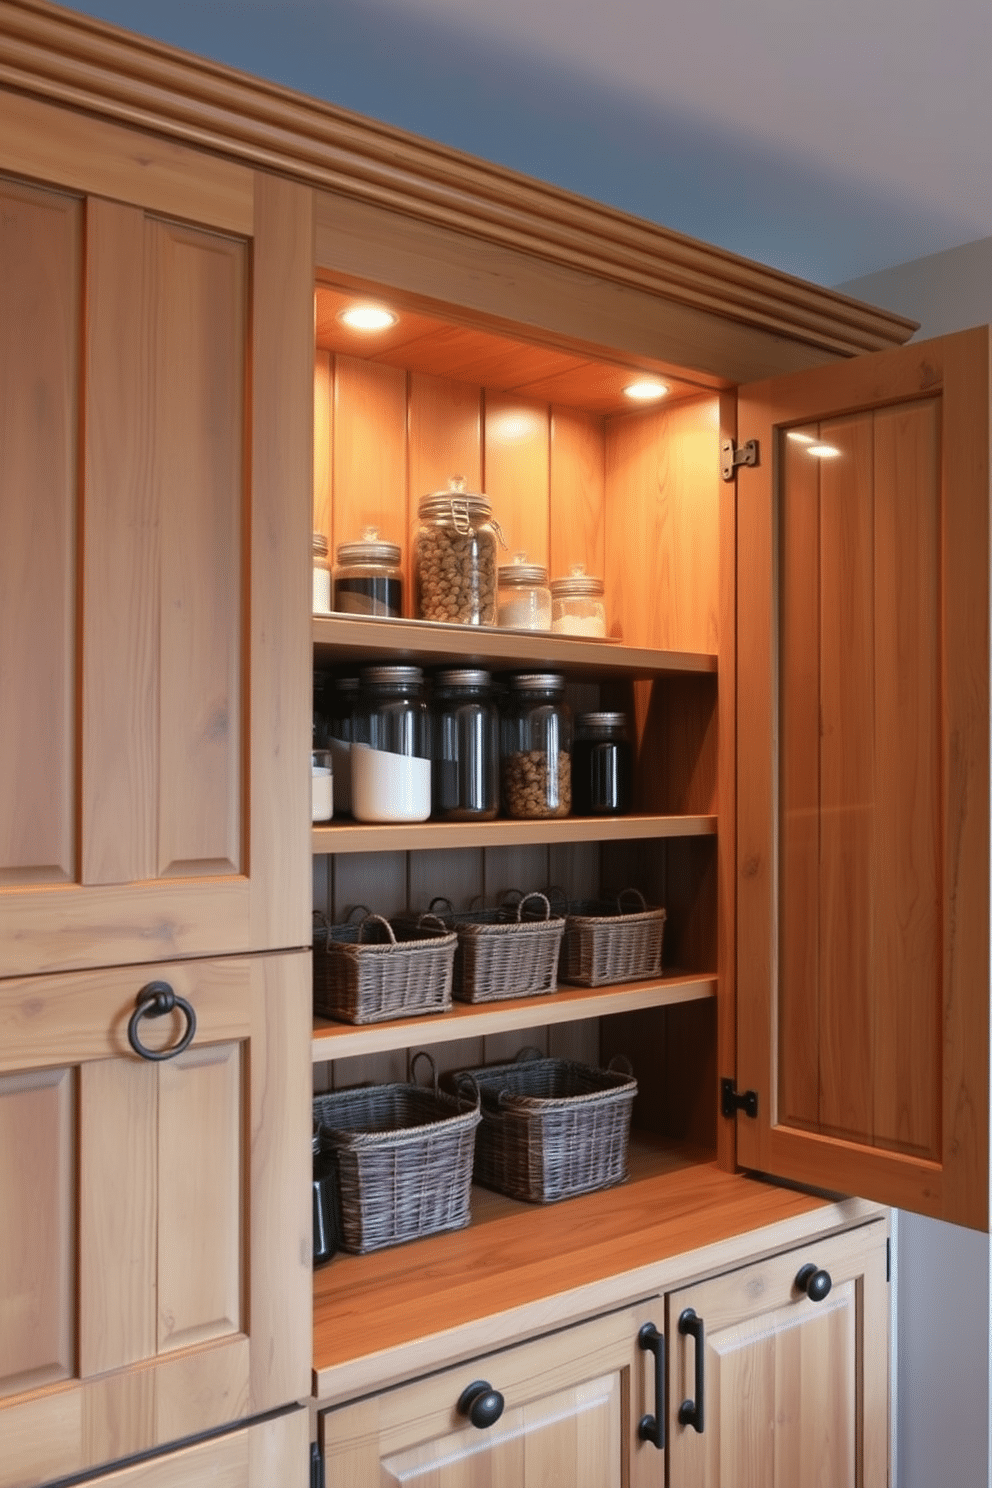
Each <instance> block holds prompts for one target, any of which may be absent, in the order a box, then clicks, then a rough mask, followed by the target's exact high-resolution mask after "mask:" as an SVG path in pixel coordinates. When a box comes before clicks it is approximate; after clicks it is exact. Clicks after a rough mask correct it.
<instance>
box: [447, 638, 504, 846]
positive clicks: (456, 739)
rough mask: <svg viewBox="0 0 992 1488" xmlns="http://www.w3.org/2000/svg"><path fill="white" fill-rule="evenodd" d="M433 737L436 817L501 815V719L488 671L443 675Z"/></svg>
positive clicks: (455, 818) (486, 818)
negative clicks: (499, 813) (499, 812)
mask: <svg viewBox="0 0 992 1488" xmlns="http://www.w3.org/2000/svg"><path fill="white" fill-rule="evenodd" d="M433 733H434V742H433V749H432V753H433V756H434V760H433V782H432V784H433V796H432V809H433V814H434V815H435V816H437V817H440V818H442V819H443V820H446V821H491V820H492V818H493V817H494V816H495V815H496V814H497V812H498V811H499V714H498V712H497V709H496V703H495V701H494V699H493V692H492V678H491V677H490V675H489V673H488V672H483V671H476V670H474V669H471V668H464V669H460V670H458V671H448V672H438V674H437V676H436V677H435V678H434V728H433Z"/></svg>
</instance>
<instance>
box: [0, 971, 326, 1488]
mask: <svg viewBox="0 0 992 1488" xmlns="http://www.w3.org/2000/svg"><path fill="white" fill-rule="evenodd" d="M151 970H152V971H153V972H154V974H155V976H156V977H157V978H160V979H162V980H165V981H168V982H169V983H170V984H171V985H172V986H173V988H174V989H175V991H176V992H177V993H178V994H179V995H180V996H182V997H184V998H186V999H187V1000H188V1001H189V1002H190V1004H191V1005H192V1006H193V1008H194V1010H195V1012H196V1015H197V1030H196V1035H195V1038H194V1040H193V1043H192V1044H191V1045H190V1047H189V1048H188V1049H187V1050H186V1051H185V1052H184V1053H182V1054H180V1055H178V1056H176V1057H175V1058H174V1059H169V1060H164V1061H152V1060H143V1059H139V1058H138V1057H137V1056H136V1055H135V1054H133V1053H132V1051H131V1049H130V1047H129V1045H128V1042H127V1022H128V1018H129V1016H130V1014H131V1011H132V1009H133V1007H134V998H135V994H136V991H137V987H138V984H139V983H140V982H141V981H142V980H143V979H144V977H143V974H138V973H136V972H135V971H133V970H126V969H124V970H120V969H119V970H114V971H107V972H84V973H75V974H72V975H68V976H65V977H61V978H59V977H56V976H48V977H37V978H24V979H21V980H11V981H8V982H6V983H0V1027H2V1028H3V1035H4V1036H3V1039H2V1040H0V1051H2V1052H0V1137H2V1139H3V1140H2V1145H0V1154H2V1155H0V1165H2V1177H3V1180H4V1189H3V1191H4V1194H5V1199H6V1198H9V1202H5V1204H4V1207H3V1209H2V1210H0V1260H2V1262H3V1263H4V1264H3V1268H2V1270H0V1322H2V1326H0V1340H2V1342H0V1440H3V1441H5V1442H6V1441H7V1440H8V1437H10V1438H11V1439H13V1440H18V1441H28V1440H30V1441H33V1443H34V1446H35V1448H36V1452H37V1457H36V1459H34V1460H33V1464H32V1466H31V1467H30V1469H29V1468H28V1467H25V1466H24V1465H23V1464H24V1462H25V1461H28V1460H29V1459H28V1457H26V1456H24V1453H27V1452H28V1448H27V1446H25V1447H24V1453H22V1456H21V1458H20V1459H18V1460H19V1463H20V1465H19V1466H18V1467H16V1468H14V1467H11V1468H8V1465H7V1462H6V1461H5V1459H4V1457H3V1455H2V1454H0V1485H4V1488H6V1485H8V1484H14V1483H17V1484H22V1483H35V1482H41V1481H43V1480H44V1479H45V1478H46V1477H50V1476H52V1475H53V1470H52V1467H51V1463H50V1461H49V1459H48V1457H47V1456H46V1453H47V1452H48V1443H49V1439H52V1440H58V1441H59V1442H60V1444H61V1445H60V1451H61V1452H62V1454H63V1455H62V1460H60V1461H59V1462H58V1464H57V1467H58V1471H59V1473H63V1474H64V1473H67V1472H72V1471H81V1470H83V1469H84V1468H88V1467H93V1466H96V1465H99V1464H101V1463H102V1462H105V1461H110V1460H113V1459H114V1458H117V1457H120V1456H122V1455H127V1454H133V1453H136V1452H141V1451H147V1450H148V1449H149V1448H152V1447H156V1446H160V1445H162V1444H164V1443H166V1442H169V1441H173V1440H177V1439H181V1438H182V1437H184V1436H189V1435H191V1434H194V1433H197V1432H201V1431H207V1430H211V1429H214V1428H216V1427H218V1426H222V1425H224V1424H226V1423H228V1422H230V1421H234V1420H239V1419H243V1418H245V1417H247V1416H249V1415H254V1414H257V1413H259V1412H262V1411H265V1410H269V1409H272V1408H274V1407H276V1406H278V1405H281V1404H283V1403H284V1402H285V1401H286V1400H292V1399H299V1398H301V1397H302V1396H304V1395H305V1394H306V1393H307V1392H308V1389H309V1366H310V1328H311V1322H310V1313H311V1288H310V1265H309V1235H310V1232H309V1215H308V1214H307V1212H306V1207H307V1206H306V1187H307V1183H306V1179H307V1165H308V1157H307V1134H308V1131H309V1117H310V1112H309V1096H308V1077H309V1060H308V1057H307V1056H308V1048H307V1030H308V1027H309V1022H310V976H309V957H308V956H307V955H305V954H301V953H297V954H294V955H281V956H270V957H257V958H242V959H238V958H233V957H232V958H224V959H220V960H217V961H213V962H203V963H199V962H176V963H173V964H163V965H157V966H155V967H153V968H151ZM151 1021H152V1020H150V1019H148V1018H146V1019H144V1020H143V1022H142V1025H141V1027H142V1032H143V1034H144V1036H145V1041H146V1043H148V1044H151V1043H152V1039H153V1034H152V1032H151V1030H150V1029H149V1027H148V1025H149V1023H150V1022H151ZM157 1021H161V1022H162V1023H163V1024H165V1025H166V1028H165V1029H163V1030H161V1031H160V1032H159V1031H156V1035H155V1042H156V1043H161V1042H162V1041H163V1038H165V1039H168V1038H174V1037H175V1033H176V1025H175V1020H173V1019H172V1018H170V1017H163V1018H162V1019H161V1020H157ZM145 1030H148V1031H147V1033H145ZM56 1047H57V1048H59V1050H60V1056H59V1057H60V1063H59V1064H58V1065H57V1066H55V1067H53V1066H52V1065H50V1064H49V1063H48V1060H49V1059H50V1057H51V1053H52V1051H53V1049H55V1048H56ZM11 1474H12V1475H11Z"/></svg>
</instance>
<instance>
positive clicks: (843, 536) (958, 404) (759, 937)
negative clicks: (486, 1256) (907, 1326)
mask: <svg viewBox="0 0 992 1488" xmlns="http://www.w3.org/2000/svg"><path fill="white" fill-rule="evenodd" d="M739 428H740V432H741V436H742V438H745V439H749V438H752V437H757V438H758V440H759V441H760V451H761V465H760V466H759V467H758V468H756V469H744V470H742V471H741V473H740V475H739V477H738V523H739V525H738V533H739V565H738V586H739V587H738V607H739V615H738V668H739V672H738V699H739V707H738V747H739V754H738V813H739V817H738V882H737V892H738V955H737V967H738V1010H737V1024H738V1059H737V1078H738V1086H739V1087H740V1088H741V1089H752V1090H754V1091H756V1092H757V1096H758V1115H757V1120H751V1119H750V1118H747V1117H744V1116H739V1117H738V1118H737V1134H738V1155H739V1158H740V1160H741V1162H742V1163H744V1164H745V1165H746V1166H748V1167H753V1168H756V1169H760V1170H762V1171H764V1172H768V1173H774V1174H777V1175H781V1176H784V1177H787V1178H794V1179H799V1180H804V1181H806V1182H809V1183H814V1184H817V1185H821V1186H822V1187H824V1188H827V1189H831V1190H834V1191H841V1192H846V1193H856V1194H861V1195H864V1196H865V1197H868V1198H872V1199H878V1200H881V1201H883V1202H885V1203H890V1204H895V1205H899V1206H901V1207H903V1208H908V1209H915V1210H917V1211H919V1212H920V1213H925V1214H929V1215H933V1216H935V1217H938V1218H943V1219H946V1220H952V1221H954V1222H956V1223H958V1224H966V1225H971V1226H973V1227H977V1228H979V1229H986V1228H987V1226H988V1215H989V1208H988V1186H989V1144H988V1122H989V336H988V332H987V330H985V329H980V330H976V331H969V332H965V333H963V334H961V335H958V336H951V337H947V338H944V339H941V340H937V341H931V342H925V343H921V344H920V345H918V346H908V347H905V348H903V349H902V350H900V351H898V352H892V353H885V354H882V355H879V356H873V357H865V358H862V359H859V360H856V361H853V362H850V363H844V364H837V365H833V366H829V367H825V368H823V369H821V370H817V371H815V372H810V373H804V374H802V375H800V376H796V377H792V378H785V379H780V380H776V381H774V382H769V383H763V384H758V385H755V386H754V387H750V388H747V389H744V390H743V391H742V393H741V398H740V412H739Z"/></svg>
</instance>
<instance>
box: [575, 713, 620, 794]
mask: <svg viewBox="0 0 992 1488" xmlns="http://www.w3.org/2000/svg"><path fill="white" fill-rule="evenodd" d="M633 764H634V758H633V751H632V749H631V747H630V739H629V737H628V734H627V715H626V714H625V713H580V714H579V715H578V717H577V718H576V720H575V744H574V745H573V747H572V802H573V805H574V807H575V810H576V813H577V814H578V815H579V816H622V815H623V814H624V813H625V812H628V811H629V810H630V807H631V800H632V796H633Z"/></svg>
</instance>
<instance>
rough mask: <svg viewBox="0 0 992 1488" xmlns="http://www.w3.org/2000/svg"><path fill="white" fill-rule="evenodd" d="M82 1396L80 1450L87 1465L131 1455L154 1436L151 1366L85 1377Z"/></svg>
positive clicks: (154, 1388) (153, 1376)
mask: <svg viewBox="0 0 992 1488" xmlns="http://www.w3.org/2000/svg"><path fill="white" fill-rule="evenodd" d="M80 1394H81V1396H82V1454H83V1461H84V1462H85V1463H86V1464H87V1466H89V1467H96V1466H98V1465H99V1464H100V1463H101V1462H113V1461H116V1460H119V1459H122V1458H125V1457H132V1456H134V1455H135V1454H136V1453H137V1452H140V1451H141V1450H142V1448H143V1447H144V1446H145V1444H146V1443H148V1442H153V1441H155V1440H156V1433H155V1405H156V1379H155V1371H154V1370H153V1369H117V1370H114V1372H113V1373H111V1374H104V1375H100V1376H98V1378H96V1379H93V1380H88V1381H87V1382H86V1384H85V1385H84V1386H83V1389H82V1390H81V1391H80Z"/></svg>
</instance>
